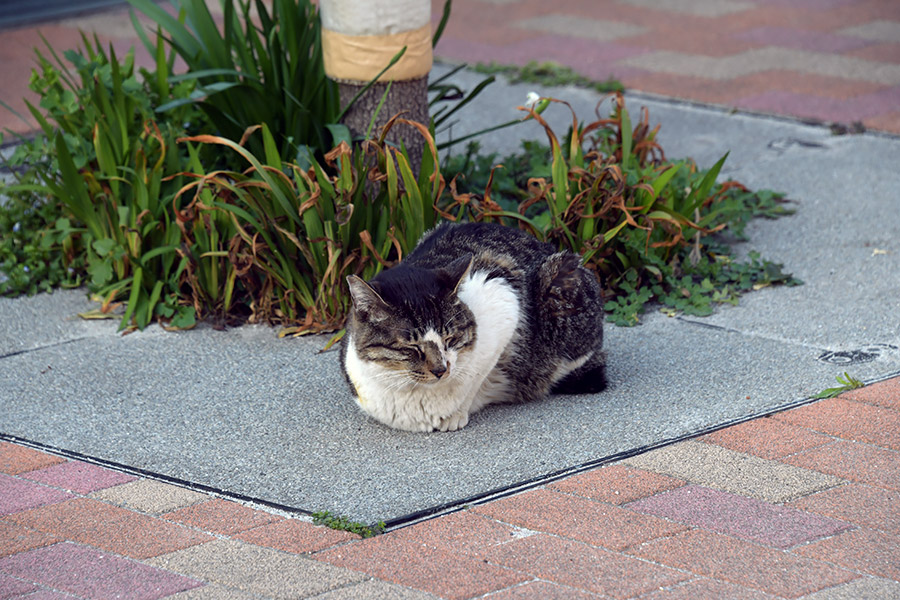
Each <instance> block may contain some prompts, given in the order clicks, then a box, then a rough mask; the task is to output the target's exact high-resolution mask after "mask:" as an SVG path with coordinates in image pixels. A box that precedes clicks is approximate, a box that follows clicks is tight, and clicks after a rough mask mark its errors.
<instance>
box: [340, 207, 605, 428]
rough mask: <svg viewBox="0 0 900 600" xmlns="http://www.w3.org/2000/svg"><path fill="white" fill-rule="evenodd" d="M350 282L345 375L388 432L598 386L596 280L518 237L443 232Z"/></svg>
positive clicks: (498, 232)
mask: <svg viewBox="0 0 900 600" xmlns="http://www.w3.org/2000/svg"><path fill="white" fill-rule="evenodd" d="M347 283H348V285H349V286H350V294H351V297H352V299H353V309H352V311H351V313H350V317H349V319H348V321H347V334H346V335H345V336H344V341H343V349H342V352H341V357H342V360H341V362H342V366H343V368H344V373H345V374H346V376H347V381H348V382H349V383H350V387H351V389H352V391H353V392H354V394H355V396H356V402H357V404H359V406H360V408H362V409H363V411H365V412H366V413H368V414H369V415H371V416H372V417H374V418H375V419H377V420H379V421H381V422H382V423H385V424H387V425H389V426H391V427H395V428H398V429H406V430H410V431H432V430H435V429H439V430H441V431H453V430H456V429H460V428H462V427H464V426H465V425H466V423H468V422H469V415H470V414H472V413H473V412H475V411H477V410H478V409H480V408H482V407H484V406H486V405H488V404H492V403H495V402H520V401H528V400H536V399H541V398H544V397H545V396H546V395H547V394H548V393H549V392H559V393H589V392H598V391H600V390H602V389H603V388H604V387H606V377H605V353H604V352H603V351H602V350H601V347H602V344H603V318H604V315H603V308H602V306H603V303H602V300H601V296H600V286H599V284H598V283H597V280H596V278H595V276H594V275H593V274H592V273H591V272H590V271H588V270H587V269H585V268H584V267H582V266H581V264H580V261H579V258H578V256H576V255H574V254H572V253H568V252H555V250H554V248H553V247H552V246H551V245H550V244H546V243H543V242H539V241H538V240H537V239H535V238H534V237H532V236H531V235H529V234H527V233H525V232H523V231H520V230H518V229H511V228H508V227H503V226H500V225H494V224H488V223H470V224H463V225H457V224H444V225H440V226H438V227H436V228H435V229H433V230H431V231H429V232H428V233H426V234H425V235H424V236H423V237H422V239H421V240H420V241H419V243H418V244H417V245H416V248H415V249H414V250H413V252H411V253H410V254H409V256H408V257H407V258H406V259H405V260H404V261H402V262H401V263H400V264H398V265H397V266H395V267H393V268H391V269H387V270H385V271H383V272H381V273H380V274H379V275H377V276H376V277H375V278H374V279H372V281H370V282H368V283H366V282H365V281H363V280H362V279H360V278H359V277H356V276H352V275H351V276H350V277H348V278H347Z"/></svg>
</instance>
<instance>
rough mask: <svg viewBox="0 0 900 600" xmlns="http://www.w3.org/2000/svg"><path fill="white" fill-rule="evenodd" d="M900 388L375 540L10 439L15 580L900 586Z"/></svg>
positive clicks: (658, 587)
mask: <svg viewBox="0 0 900 600" xmlns="http://www.w3.org/2000/svg"><path fill="white" fill-rule="evenodd" d="M898 399H900V377H896V378H893V379H889V380H886V381H883V382H880V383H877V384H874V385H871V386H869V387H866V388H863V389H860V390H854V391H853V392H848V393H846V394H843V395H842V396H840V397H838V398H836V399H832V400H822V401H818V402H815V403H812V404H808V405H805V406H802V407H799V408H794V409H792V410H789V411H786V412H782V413H778V414H775V415H772V416H769V417H763V418H759V419H755V420H752V421H748V422H746V423H742V424H739V425H734V426H731V427H728V428H725V429H722V430H719V431H716V432H713V433H710V434H707V435H704V436H701V437H699V438H696V439H694V440H688V441H684V442H679V443H677V444H674V445H672V446H668V447H664V448H661V449H658V450H654V451H651V452H648V453H645V454H643V455H639V456H637V457H633V458H630V459H627V460H625V461H620V462H618V463H613V464H610V465H607V466H603V467H600V468H595V469H591V470H588V471H585V472H582V473H578V474H576V475H572V476H569V477H565V478H562V479H559V480H557V481H553V482H548V483H546V484H544V485H540V486H538V487H536V488H533V489H530V490H527V491H524V492H521V493H516V494H513V495H510V496H508V497H505V498H500V499H495V500H491V501H488V502H485V503H481V504H478V505H475V506H469V507H465V508H463V509H462V510H459V511H457V512H454V513H451V514H446V515H443V516H439V517H436V518H433V519H429V520H426V521H422V522H419V523H416V524H414V525H411V526H408V527H404V528H401V529H397V530H394V531H391V532H388V533H386V534H383V535H380V536H376V537H374V538H369V539H361V538H360V537H359V536H356V535H354V534H350V533H347V532H342V531H334V530H331V529H327V528H324V527H319V526H315V525H313V524H311V523H310V522H308V521H307V520H304V519H302V518H288V517H286V516H284V515H282V514H275V513H274V512H271V511H267V510H260V509H259V508H255V507H251V506H246V505H243V504H240V503H237V502H233V501H231V500H228V499H223V498H214V497H210V496H208V495H205V494H201V493H198V492H196V491H192V490H187V489H183V488H180V487H175V486H172V485H169V484H165V483H161V482H159V481H154V480H150V479H142V478H135V477H132V476H130V475H125V474H122V473H118V472H115V471H110V470H108V469H105V468H101V467H97V466H95V465H91V464H87V463H83V462H78V461H67V460H65V459H62V458H60V457H57V456H52V455H50V454H46V453H43V452H39V451H37V450H34V449H31V448H27V447H25V446H21V445H16V444H12V443H9V442H0V598H3V599H4V600H6V599H9V598H23V599H24V598H30V599H32V600H35V599H37V598H60V599H61V598H73V597H74V598H85V599H87V598H111V597H120V598H145V599H152V598H168V597H171V598H178V599H181V600H194V599H197V600H201V599H204V600H205V599H217V598H223V599H226V598H227V599H244V598H307V597H310V598H312V597H315V598H321V599H332V600H337V599H350V598H354V599H355V598H362V599H370V598H371V599H374V598H399V599H409V600H420V599H426V598H448V599H468V598H490V599H493V600H502V599H513V598H516V599H523V598H535V599H538V598H540V599H553V598H566V599H570V598H571V599H581V598H585V599H586V598H617V599H623V600H624V599H631V598H640V599H653V600H662V599H665V600H673V599H677V598H685V599H687V598H690V599H695V600H696V599H700V600H703V599H718V598H748V599H751V598H752V599H755V598H760V599H762V598H804V599H809V600H827V599H838V598H896V597H900V563H898V561H897V559H896V557H897V556H900V497H898V494H900V483H898V482H900V451H898V450H897V442H898V440H900V429H897V428H895V427H890V425H891V424H892V423H894V419H895V418H896V417H897V415H900V412H898V406H900V402H898ZM723 465H724V467H723Z"/></svg>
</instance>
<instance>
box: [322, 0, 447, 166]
mask: <svg viewBox="0 0 900 600" xmlns="http://www.w3.org/2000/svg"><path fill="white" fill-rule="evenodd" d="M319 7H320V11H321V15H322V51H323V55H324V57H325V72H326V74H327V75H328V76H329V77H330V78H332V79H334V80H335V81H337V82H338V87H339V89H340V99H341V106H346V105H347V104H348V103H349V102H350V100H352V99H353V97H354V96H355V95H356V94H357V92H359V90H360V89H362V87H363V86H365V85H366V84H367V83H368V82H369V81H371V80H373V79H375V77H376V76H378V74H379V73H380V72H381V71H382V70H383V69H384V68H385V67H386V66H387V65H388V64H389V63H390V61H391V59H392V58H393V57H394V56H395V55H396V54H397V53H398V52H399V51H400V50H401V49H402V48H404V47H405V48H406V52H405V53H404V54H403V57H402V58H401V59H400V60H399V61H398V62H397V63H396V64H394V65H393V66H392V67H391V68H390V69H388V70H387V71H386V72H385V73H384V75H382V76H381V77H380V78H379V80H378V82H377V83H376V84H375V85H373V86H372V87H371V88H370V89H369V90H368V91H367V92H366V93H365V94H363V95H362V96H361V97H360V98H359V99H358V100H357V101H356V103H354V105H353V106H352V107H351V108H350V110H348V111H347V113H346V114H345V115H344V124H345V125H347V126H348V127H349V128H350V131H351V133H352V134H353V136H354V137H360V136H364V135H365V133H366V131H367V130H368V129H369V123H370V122H372V118H373V115H374V114H375V110H376V108H377V107H378V104H379V102H381V98H382V96H384V94H385V90H386V89H387V86H388V82H393V83H392V84H391V88H390V91H389V92H388V94H387V97H386V99H385V102H384V105H383V106H382V107H381V110H380V112H379V113H378V115H377V116H376V117H375V124H374V126H373V127H372V135H378V134H379V133H380V132H381V127H382V126H383V125H384V124H385V123H387V122H388V121H389V120H390V119H391V117H393V116H394V115H396V114H397V113H399V112H404V114H403V117H404V118H406V119H409V120H411V121H417V122H419V123H422V124H423V125H426V126H427V125H428V122H429V116H428V94H427V90H428V73H429V72H430V71H431V62H432V55H431V1H430V0H320V3H319ZM387 139H388V141H389V142H391V143H394V144H396V145H397V146H398V147H399V146H405V147H406V149H407V151H408V153H409V158H410V163H411V166H412V167H413V170H414V172H415V173H416V174H418V171H419V167H420V166H421V164H422V149H423V147H424V146H423V145H424V140H423V139H422V136H421V134H420V133H419V132H418V131H417V130H416V129H415V128H414V127H410V126H408V125H395V126H394V127H393V128H392V129H391V130H390V132H389V133H388V137H387Z"/></svg>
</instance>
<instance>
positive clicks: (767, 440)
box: [698, 417, 832, 459]
mask: <svg viewBox="0 0 900 600" xmlns="http://www.w3.org/2000/svg"><path fill="white" fill-rule="evenodd" d="M698 439H699V440H700V441H701V442H707V443H709V444H715V445H717V446H722V447H723V448H728V449H729V450H734V451H736V452H744V453H746V454H753V455H754V456H759V457H760V458H769V459H775V458H781V457H783V456H787V455H789V454H794V453H796V452H802V451H803V450H809V449H810V448H817V447H818V446H824V445H825V444H829V443H831V442H832V438H831V437H829V436H827V435H822V434H819V433H816V432H814V431H810V430H809V429H806V428H804V427H798V426H796V425H791V424H790V423H787V422H785V421H779V420H775V419H772V418H768V417H764V418H762V419H754V420H752V421H747V422H746V423H741V424H740V425H735V426H733V427H726V428H725V429H720V430H719V431H715V432H713V433H710V434H707V435H704V436H701V437H700V438H698Z"/></svg>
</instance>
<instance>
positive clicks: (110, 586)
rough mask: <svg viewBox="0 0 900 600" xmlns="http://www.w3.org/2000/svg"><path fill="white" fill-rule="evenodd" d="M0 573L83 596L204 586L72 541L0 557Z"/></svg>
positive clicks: (139, 595)
mask: <svg viewBox="0 0 900 600" xmlns="http://www.w3.org/2000/svg"><path fill="white" fill-rule="evenodd" d="M0 573H6V574H8V575H12V576H14V577H17V578H19V579H23V580H26V581H31V582H34V583H37V584H40V585H44V586H47V587H50V588H55V589H57V590H62V591H65V592H68V593H71V594H75V595H77V596H80V597H83V598H122V599H123V600H124V599H134V600H154V599H156V598H164V597H165V596H169V595H171V594H175V593H177V592H182V591H185V590H190V589H193V588H196V587H199V586H201V585H203V583H202V582H200V581H197V580H194V579H190V578H187V577H183V576H181V575H177V574H174V573H169V572H166V571H163V570H162V569H157V568H155V567H151V566H149V565H144V564H141V563H138V562H135V561H130V560H126V559H123V558H119V557H117V556H111V555H108V554H106V553H103V552H99V551H97V550H95V549H93V548H87V547H84V546H79V545H77V544H72V543H70V542H64V543H61V544H55V545H53V546H48V547H45V548H39V549H37V550H31V551H28V552H23V553H20V554H16V555H14V556H10V557H7V558H3V559H0Z"/></svg>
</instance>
